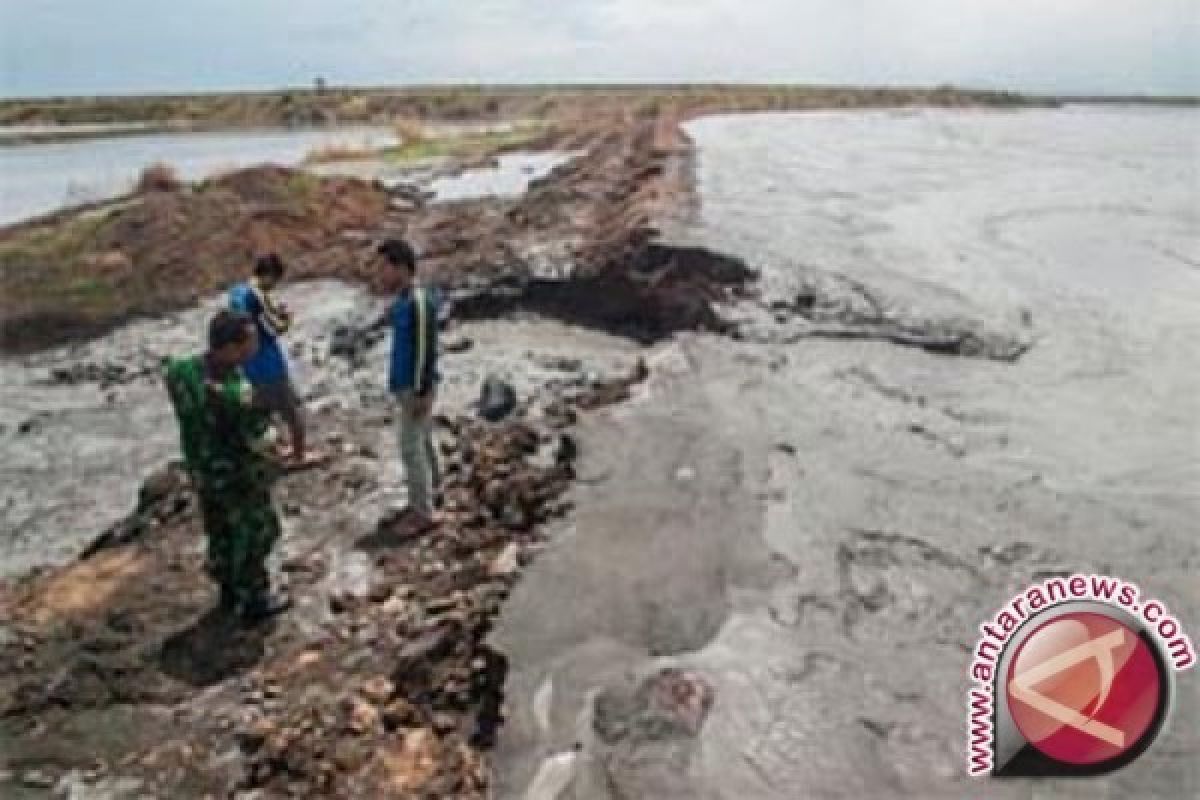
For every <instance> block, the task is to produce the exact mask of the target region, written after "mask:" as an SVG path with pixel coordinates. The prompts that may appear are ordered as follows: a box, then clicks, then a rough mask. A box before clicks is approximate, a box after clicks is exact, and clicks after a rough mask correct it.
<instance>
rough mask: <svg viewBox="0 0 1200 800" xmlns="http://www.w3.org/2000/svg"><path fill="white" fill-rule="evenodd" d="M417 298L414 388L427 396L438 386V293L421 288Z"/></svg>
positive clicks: (415, 307)
mask: <svg viewBox="0 0 1200 800" xmlns="http://www.w3.org/2000/svg"><path fill="white" fill-rule="evenodd" d="M415 299H416V300H417V302H416V303H414V304H413V310H414V313H415V314H416V319H415V320H414V322H415V324H414V326H413V331H414V335H415V336H416V346H415V347H414V348H413V352H414V355H415V361H416V363H415V364H414V365H413V369H414V375H413V390H414V393H415V394H416V395H417V396H418V397H425V396H428V395H431V394H432V393H433V391H434V390H435V389H436V388H437V379H438V373H437V357H438V346H437V338H438V336H437V334H438V319H437V295H436V293H435V292H434V291H433V290H432V289H421V290H419V292H418V293H417V297H416V298H415Z"/></svg>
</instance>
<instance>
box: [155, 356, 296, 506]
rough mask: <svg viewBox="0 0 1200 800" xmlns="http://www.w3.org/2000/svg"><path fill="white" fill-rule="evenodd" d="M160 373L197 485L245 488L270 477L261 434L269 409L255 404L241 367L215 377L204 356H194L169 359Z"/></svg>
mask: <svg viewBox="0 0 1200 800" xmlns="http://www.w3.org/2000/svg"><path fill="white" fill-rule="evenodd" d="M164 373H165V380H166V384H167V392H168V393H169V394H170V396H171V404H172V405H173V406H174V408H175V418H176V420H177V421H178V422H179V439H180V444H181V446H182V449H183V459H184V462H185V463H186V465H187V469H188V472H189V473H191V476H192V480H193V481H195V483H196V489H197V490H198V491H200V492H202V493H214V492H215V493H228V492H239V491H242V492H244V491H247V490H253V489H255V488H261V486H262V484H264V483H266V482H269V481H270V480H271V479H272V478H273V477H274V467H273V462H272V461H271V460H270V458H269V457H268V456H267V455H266V445H267V442H266V440H265V438H264V437H265V435H266V432H267V424H268V414H267V412H265V411H263V410H261V409H259V408H256V407H255V406H254V404H253V390H252V389H251V386H250V384H249V383H248V382H247V381H246V379H245V377H244V376H243V375H242V372H241V370H232V371H231V372H230V373H229V374H228V375H226V376H225V378H224V379H223V380H221V381H219V382H218V381H216V380H212V379H210V378H208V376H206V374H205V367H204V357H203V356H192V357H190V358H171V359H167V360H166V363H165V365H164Z"/></svg>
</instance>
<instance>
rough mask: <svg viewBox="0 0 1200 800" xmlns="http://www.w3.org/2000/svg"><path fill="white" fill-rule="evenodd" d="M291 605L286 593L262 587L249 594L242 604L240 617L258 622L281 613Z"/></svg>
mask: <svg viewBox="0 0 1200 800" xmlns="http://www.w3.org/2000/svg"><path fill="white" fill-rule="evenodd" d="M291 607H292V599H291V598H290V597H288V596H287V595H285V594H277V593H275V592H272V591H271V590H269V589H262V590H260V591H258V592H255V593H254V594H251V595H250V599H248V600H247V601H246V603H245V604H244V605H243V606H242V619H244V620H246V621H247V622H259V621H262V620H264V619H268V618H270V617H273V616H275V615H277V614H282V613H283V612H284V611H287V610H288V609H289V608H291Z"/></svg>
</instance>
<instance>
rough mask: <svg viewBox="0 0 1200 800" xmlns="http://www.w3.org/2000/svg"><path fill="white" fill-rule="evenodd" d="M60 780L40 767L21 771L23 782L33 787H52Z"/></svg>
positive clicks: (24, 784)
mask: <svg viewBox="0 0 1200 800" xmlns="http://www.w3.org/2000/svg"><path fill="white" fill-rule="evenodd" d="M56 783H58V780H57V779H56V778H55V777H54V776H53V775H51V774H50V773H49V772H46V771H45V770H40V769H27V770H25V771H24V772H22V773H21V784H22V785H23V786H28V787H29V788H31V789H51V788H53V787H54V785H55V784H56Z"/></svg>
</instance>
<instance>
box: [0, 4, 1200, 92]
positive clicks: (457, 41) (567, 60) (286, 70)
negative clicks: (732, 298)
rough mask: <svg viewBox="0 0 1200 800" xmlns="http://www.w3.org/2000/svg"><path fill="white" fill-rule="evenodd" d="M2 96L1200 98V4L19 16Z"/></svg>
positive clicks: (3, 9)
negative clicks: (427, 93)
mask: <svg viewBox="0 0 1200 800" xmlns="http://www.w3.org/2000/svg"><path fill="white" fill-rule="evenodd" d="M0 69H2V75H0V94H2V95H6V96H27V95H45V94H74V93H85V94H92V93H109V92H150V91H191V90H206V89H240V88H270V87H277V86H283V85H310V84H311V83H312V81H313V78H314V77H315V76H317V75H323V76H325V78H326V79H327V80H328V81H329V83H330V84H354V85H365V84H370V85H383V84H404V83H441V82H484V83H495V82H579V81H599V82H625V81H637V82H641V81H671V82H674V81H733V82H740V81H756V82H788V83H838V84H925V85H933V84H940V83H954V84H960V85H974V86H984V87H1004V88H1013V89H1024V90H1032V91H1047V92H1064V93H1065V92H1110V93H1159V94H1200V0H536V1H535V0H458V2H455V0H353V1H352V2H345V3H338V2H332V1H331V0H175V2H170V0H99V2H94V1H93V0H0Z"/></svg>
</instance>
